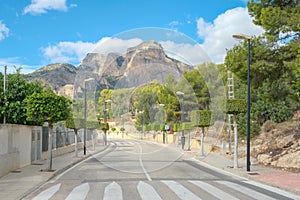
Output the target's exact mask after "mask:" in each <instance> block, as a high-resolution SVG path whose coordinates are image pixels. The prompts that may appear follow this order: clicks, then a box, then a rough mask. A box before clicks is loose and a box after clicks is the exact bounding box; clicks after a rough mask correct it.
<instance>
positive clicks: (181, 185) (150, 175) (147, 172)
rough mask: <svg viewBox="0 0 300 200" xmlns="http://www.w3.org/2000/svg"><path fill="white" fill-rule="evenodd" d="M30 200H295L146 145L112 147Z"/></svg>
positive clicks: (177, 153) (166, 149) (163, 148)
mask: <svg viewBox="0 0 300 200" xmlns="http://www.w3.org/2000/svg"><path fill="white" fill-rule="evenodd" d="M26 199H34V200H38V199H40V200H45V199H58V200H60V199H68V200H75V199H107V200H115V199H129V200H135V199H149V200H153V199H172V200H176V199H186V200H193V199H209V200H213V199H226V200H227V199H231V200H234V199H263V200H269V199H270V200H271V199H282V200H284V199H290V198H288V197H285V196H283V195H281V194H278V193H275V192H273V191H269V190H266V189H264V188H260V187H258V186H255V185H253V184H250V183H248V181H247V180H245V179H243V178H237V177H234V176H229V175H225V174H222V173H220V172H217V171H214V170H212V169H210V168H206V167H204V166H202V165H200V164H198V163H197V162H195V161H193V160H191V159H188V158H186V157H184V156H183V153H182V151H179V150H178V149H176V148H171V147H168V146H164V145H158V144H155V143H150V142H145V141H134V140H130V141H129V140H127V141H124V140H114V141H112V142H111V143H110V146H109V148H107V149H106V150H105V151H104V152H101V153H99V154H97V155H94V156H93V157H91V158H89V159H87V160H85V161H83V162H81V163H78V164H77V165H75V166H74V167H72V168H70V169H69V170H67V171H65V172H64V173H62V174H60V175H58V176H57V177H55V178H54V179H52V180H51V181H49V182H47V183H46V184H44V185H43V186H42V187H41V188H39V189H38V190H36V191H34V192H33V193H32V194H31V195H29V196H28V197H27V198H26Z"/></svg>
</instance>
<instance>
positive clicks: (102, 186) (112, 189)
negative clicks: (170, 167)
mask: <svg viewBox="0 0 300 200" xmlns="http://www.w3.org/2000/svg"><path fill="white" fill-rule="evenodd" d="M70 184H74V183H67V182H64V183H53V184H52V185H50V186H44V188H41V190H43V191H41V192H39V193H38V192H37V193H35V196H34V197H31V198H28V199H31V200H46V199H66V200H71V199H72V200H77V199H78V200H79V199H104V200H122V199H142V200H153V199H154V200H160V199H182V200H201V199H231V200H237V199H257V200H260V199H263V200H275V199H294V198H290V197H289V198H288V197H284V196H282V195H280V194H276V193H271V192H270V191H268V192H264V193H262V192H261V191H264V190H261V189H253V187H252V189H250V187H247V186H246V185H241V184H237V183H234V182H231V181H224V180H222V181H221V180H203V181H202V180H177V181H175V180H155V181H117V182H116V181H113V182H85V183H79V184H77V185H76V184H74V185H73V186H72V187H71V188H70V187H65V188H68V190H63V189H62V188H64V185H70ZM267 194H269V195H270V194H272V196H268V195H267ZM299 198H300V197H299ZM299 198H297V197H295V199H299Z"/></svg>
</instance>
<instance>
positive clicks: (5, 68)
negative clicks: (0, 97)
mask: <svg viewBox="0 0 300 200" xmlns="http://www.w3.org/2000/svg"><path fill="white" fill-rule="evenodd" d="M6 70H7V66H4V80H3V92H4V97H5V96H6V94H5V93H6ZM5 99H6V98H5ZM3 124H6V113H5V112H4V114H3Z"/></svg>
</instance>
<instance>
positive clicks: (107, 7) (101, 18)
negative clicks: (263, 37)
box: [0, 0, 263, 73]
mask: <svg viewBox="0 0 300 200" xmlns="http://www.w3.org/2000/svg"><path fill="white" fill-rule="evenodd" d="M147 27H157V28H163V29H170V30H171V31H175V32H179V33H182V34H184V35H185V36H186V37H188V38H190V39H191V40H193V41H195V42H196V43H197V44H198V45H200V47H201V48H202V49H203V50H204V51H205V52H206V53H207V55H208V56H209V58H210V60H211V61H213V62H216V63H222V62H223V60H224V56H225V53H226V50H225V49H226V48H231V47H232V46H233V45H234V44H236V43H237V41H235V40H233V39H232V37H231V35H232V34H234V33H237V32H242V33H245V34H248V35H259V34H261V33H262V32H263V30H262V29H261V28H260V27H257V26H255V25H253V23H252V22H251V18H250V16H249V15H248V12H247V9H246V1H245V0H210V1H204V0H186V1H183V0H151V1H149V0H148V1H146V0H127V1H125V0H1V2H0V71H3V67H2V66H4V65H7V66H8V68H9V69H10V70H13V66H14V65H15V66H17V67H20V66H21V67H22V68H23V69H22V72H23V73H28V72H31V71H33V70H35V69H39V68H41V67H43V66H45V65H47V64H51V63H57V62H67V63H70V64H73V65H75V66H77V65H78V64H80V62H81V60H82V59H83V58H84V56H85V55H86V53H88V52H92V51H93V50H94V49H95V48H96V47H99V45H100V46H101V44H103V43H104V42H105V41H107V40H109V39H111V38H112V37H113V36H116V35H120V33H121V34H122V33H123V32H124V31H129V32H130V31H132V30H136V29H141V28H147ZM118 42H120V41H119V40H118V41H114V43H113V44H114V45H118V44H119V43H118ZM122 42H123V43H124V41H121V43H122ZM135 42H136V41H135ZM135 42H134V43H131V45H134V44H136V43H135ZM121 43H120V45H121ZM127 43H128V42H127ZM175 43H176V42H175ZM175 43H172V44H171V45H170V43H165V45H167V44H168V46H166V48H169V51H176V52H177V53H178V54H180V55H182V56H187V58H188V59H191V60H193V58H192V57H189V56H191V55H192V54H193V53H191V52H189V55H185V52H186V48H187V47H186V46H184V45H182V44H181V45H180V47H179V46H178V44H175ZM107 46H112V45H111V43H106V50H105V52H106V53H107V52H108V51H110V50H111V49H110V48H108V47H107ZM129 46H130V45H129ZM163 46H164V45H163ZM195 50H196V51H198V50H197V48H195ZM105 52H104V51H103V52H102V51H101V53H105ZM194 57H196V56H194Z"/></svg>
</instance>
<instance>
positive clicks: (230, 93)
mask: <svg viewBox="0 0 300 200" xmlns="http://www.w3.org/2000/svg"><path fill="white" fill-rule="evenodd" d="M227 82H228V99H233V98H234V79H233V74H232V72H231V71H229V70H227ZM233 121H234V118H233V114H228V146H229V154H232V149H231V133H232V132H233V131H232V126H233V123H232V122H233Z"/></svg>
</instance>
